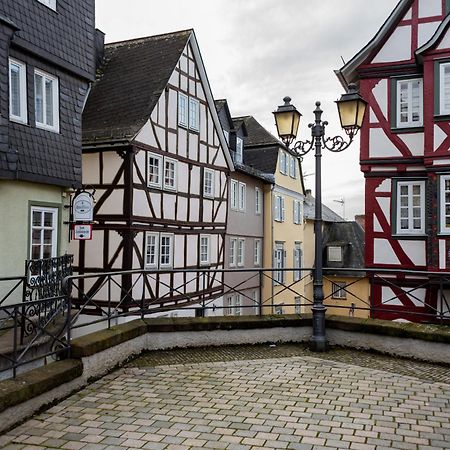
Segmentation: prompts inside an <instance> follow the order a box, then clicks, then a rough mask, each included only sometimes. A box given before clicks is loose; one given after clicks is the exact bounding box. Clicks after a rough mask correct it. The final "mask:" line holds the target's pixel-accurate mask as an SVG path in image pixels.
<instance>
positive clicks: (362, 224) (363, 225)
mask: <svg viewBox="0 0 450 450" xmlns="http://www.w3.org/2000/svg"><path fill="white" fill-rule="evenodd" d="M355 222H356V223H357V224H358V225H359V226H360V227H361V228H362V229H363V230H365V229H366V216H365V215H364V214H360V215H357V216H355Z"/></svg>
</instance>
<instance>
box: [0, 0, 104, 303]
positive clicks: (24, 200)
mask: <svg viewBox="0 0 450 450" xmlns="http://www.w3.org/2000/svg"><path fill="white" fill-rule="evenodd" d="M100 36H101V34H100ZM95 37H96V31H95V4H94V0H79V1H76V2H73V1H70V0H57V1H56V0H2V1H1V2H0V68H1V69H0V255H1V256H0V278H1V277H8V276H10V277H11V276H23V275H24V270H25V261H29V262H28V264H27V268H28V269H29V267H30V265H33V270H32V271H33V274H36V275H39V280H36V279H35V283H36V284H41V283H44V281H45V279H46V277H47V276H49V277H51V278H56V275H55V274H56V273H57V272H58V273H59V270H58V269H59V262H61V261H62V259H63V258H64V260H67V261H69V259H70V258H68V257H67V258H66V257H64V255H65V253H67V251H68V246H69V225H68V220H69V210H68V209H67V206H68V205H69V203H70V195H69V193H68V191H69V190H70V189H71V188H72V187H74V186H75V187H79V186H80V185H81V114H82V109H83V105H84V102H85V100H86V96H87V92H88V88H89V83H90V82H92V81H94V79H95V64H96V58H95ZM27 272H28V270H27ZM0 298H2V295H1V294H0ZM13 300H17V298H14V297H13V296H8V301H13Z"/></svg>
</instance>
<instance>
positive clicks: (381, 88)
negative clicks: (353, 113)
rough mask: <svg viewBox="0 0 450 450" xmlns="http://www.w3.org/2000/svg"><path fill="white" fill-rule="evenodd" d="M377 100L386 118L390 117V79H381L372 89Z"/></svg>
mask: <svg viewBox="0 0 450 450" xmlns="http://www.w3.org/2000/svg"><path fill="white" fill-rule="evenodd" d="M372 93H373V95H374V97H375V100H376V101H377V103H378V106H379V107H380V109H381V112H382V113H383V116H384V118H385V119H386V120H387V117H388V104H389V103H388V80H386V79H383V80H380V81H379V82H378V83H377V84H376V85H375V87H374V88H373V90H372Z"/></svg>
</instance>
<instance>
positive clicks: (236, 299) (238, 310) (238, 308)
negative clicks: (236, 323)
mask: <svg viewBox="0 0 450 450" xmlns="http://www.w3.org/2000/svg"><path fill="white" fill-rule="evenodd" d="M241 306H242V299H241V296H240V295H239V294H236V295H235V296H234V315H235V316H241V315H242V308H241Z"/></svg>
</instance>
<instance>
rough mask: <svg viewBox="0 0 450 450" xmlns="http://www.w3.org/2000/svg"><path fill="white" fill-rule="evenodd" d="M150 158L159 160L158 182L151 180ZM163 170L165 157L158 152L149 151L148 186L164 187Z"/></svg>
mask: <svg viewBox="0 0 450 450" xmlns="http://www.w3.org/2000/svg"><path fill="white" fill-rule="evenodd" d="M150 158H153V159H155V160H157V161H158V174H157V176H158V182H154V181H150ZM163 170H164V158H163V157H162V156H161V155H157V154H156V153H149V154H148V155H147V186H149V187H157V188H161V187H162V181H163Z"/></svg>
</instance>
